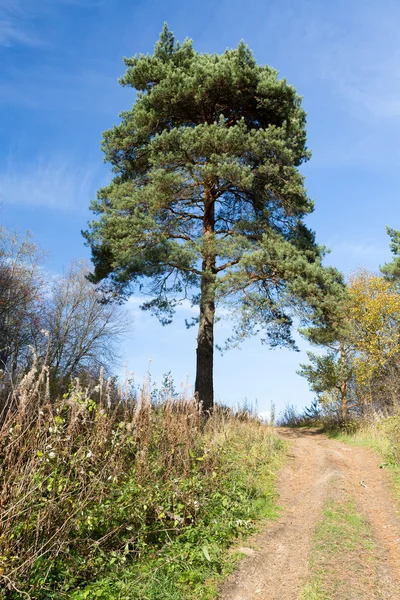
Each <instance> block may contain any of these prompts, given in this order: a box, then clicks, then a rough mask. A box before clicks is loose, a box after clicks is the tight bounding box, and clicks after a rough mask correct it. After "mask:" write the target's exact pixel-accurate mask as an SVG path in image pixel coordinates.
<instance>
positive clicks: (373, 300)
mask: <svg viewBox="0 0 400 600" xmlns="http://www.w3.org/2000/svg"><path fill="white" fill-rule="evenodd" d="M349 291H350V301H349V312H348V317H349V322H350V331H351V334H350V335H351V338H352V339H351V343H352V346H353V348H354V350H355V358H354V366H355V373H356V378H357V381H358V383H359V384H364V385H365V384H367V383H368V382H370V381H371V379H372V377H373V376H375V375H377V374H378V372H379V371H380V370H381V369H382V368H383V367H384V366H385V365H386V364H387V362H388V361H389V360H390V359H392V358H393V357H394V356H395V355H396V354H399V347H400V294H399V292H398V290H397V289H396V287H395V286H394V285H393V283H392V282H390V281H387V280H386V279H385V278H384V277H382V276H380V275H375V274H373V273H369V272H368V271H365V270H360V271H358V272H357V273H356V274H355V275H354V276H353V277H351V279H350V282H349Z"/></svg>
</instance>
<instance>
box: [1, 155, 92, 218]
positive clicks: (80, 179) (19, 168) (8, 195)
mask: <svg viewBox="0 0 400 600" xmlns="http://www.w3.org/2000/svg"><path fill="white" fill-rule="evenodd" d="M100 179H101V178H100V176H99V172H98V169H97V168H91V167H90V166H77V165H74V164H73V163H71V162H69V161H66V160H62V159H59V160H57V159H51V160H47V159H45V158H42V159H39V160H37V161H36V162H34V163H32V164H28V165H26V164H24V165H22V164H19V163H16V162H15V161H9V163H8V165H6V168H5V169H4V170H3V171H0V202H4V203H6V204H13V205H29V206H41V207H47V208H50V209H58V210H68V211H71V210H86V209H87V208H88V206H89V202H90V200H91V199H92V198H93V197H94V196H95V193H96V189H97V188H98V187H100V186H101V184H102V183H103V181H101V180H100Z"/></svg>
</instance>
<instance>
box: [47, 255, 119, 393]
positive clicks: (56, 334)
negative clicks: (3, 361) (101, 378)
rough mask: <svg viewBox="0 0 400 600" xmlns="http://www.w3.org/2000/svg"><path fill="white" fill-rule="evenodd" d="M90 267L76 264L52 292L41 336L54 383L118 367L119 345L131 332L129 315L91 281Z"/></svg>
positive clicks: (50, 291) (58, 281)
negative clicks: (105, 300)
mask: <svg viewBox="0 0 400 600" xmlns="http://www.w3.org/2000/svg"><path fill="white" fill-rule="evenodd" d="M88 272H89V270H88V266H87V264H85V263H84V262H77V263H72V264H71V266H70V267H69V269H68V270H67V272H66V273H65V274H64V275H63V276H62V277H56V278H55V279H54V281H53V284H52V285H51V288H50V290H49V292H48V297H47V301H46V309H45V311H44V315H43V317H42V320H41V328H42V330H44V331H45V332H46V337H44V335H43V334H42V335H41V336H40V337H38V340H37V342H38V346H37V349H38V352H39V354H40V356H41V360H42V361H44V362H46V364H47V365H48V366H49V367H50V370H51V375H52V380H53V382H61V383H62V382H63V381H64V382H69V381H70V379H71V377H76V376H78V375H80V374H81V373H82V371H87V372H89V373H93V372H94V371H97V374H96V375H97V376H98V372H99V369H100V367H105V368H107V367H111V366H114V363H115V360H116V358H117V356H118V343H119V342H120V340H121V337H122V335H123V334H124V333H125V332H126V331H127V329H128V326H127V316H126V314H124V311H122V310H121V307H119V306H118V305H115V304H114V305H110V304H105V303H103V302H101V300H102V296H101V294H99V291H98V290H97V289H96V287H95V286H94V285H93V284H92V283H90V282H89V281H88V279H87V275H88Z"/></svg>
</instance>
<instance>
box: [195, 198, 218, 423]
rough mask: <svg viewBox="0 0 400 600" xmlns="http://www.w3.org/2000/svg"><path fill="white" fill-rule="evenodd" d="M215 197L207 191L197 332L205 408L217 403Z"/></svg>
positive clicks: (198, 387) (197, 387) (200, 391)
mask: <svg viewBox="0 0 400 600" xmlns="http://www.w3.org/2000/svg"><path fill="white" fill-rule="evenodd" d="M214 221H215V209H214V199H213V197H212V195H211V192H210V191H209V190H206V191H205V195H204V221H203V236H204V246H203V263H202V276H201V296H200V321H199V331H198V336H197V353H196V383H195V394H196V395H197V398H198V400H199V401H200V402H201V403H202V407H203V412H207V411H209V410H211V409H212V407H213V406H214V377H213V372H214V319H215V279H216V274H215V264H216V258H215V247H214Z"/></svg>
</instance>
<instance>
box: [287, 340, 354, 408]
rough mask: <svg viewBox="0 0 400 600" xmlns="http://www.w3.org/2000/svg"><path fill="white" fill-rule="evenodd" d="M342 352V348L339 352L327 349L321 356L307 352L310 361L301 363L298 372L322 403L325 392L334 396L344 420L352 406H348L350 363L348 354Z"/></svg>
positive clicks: (331, 396)
mask: <svg viewBox="0 0 400 600" xmlns="http://www.w3.org/2000/svg"><path fill="white" fill-rule="evenodd" d="M343 353H344V350H343V351H342V354H341V353H340V349H336V350H329V351H328V352H327V353H326V354H324V355H321V356H319V355H317V354H314V353H313V352H307V355H308V358H309V360H310V363H309V364H301V365H300V367H301V368H300V370H299V371H298V374H299V375H301V376H302V377H305V378H306V379H307V381H308V384H309V387H310V389H311V391H313V392H314V393H315V394H316V396H317V398H318V400H320V401H321V400H322V403H323V399H324V398H326V394H327V393H328V394H329V397H330V398H331V399H333V398H335V399H336V404H337V406H338V408H339V412H340V416H341V418H342V419H343V420H345V419H346V418H347V416H348V411H349V408H354V406H353V405H352V406H351V407H349V404H348V383H349V380H350V378H351V376H352V364H351V360H350V359H349V356H348V355H343Z"/></svg>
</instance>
